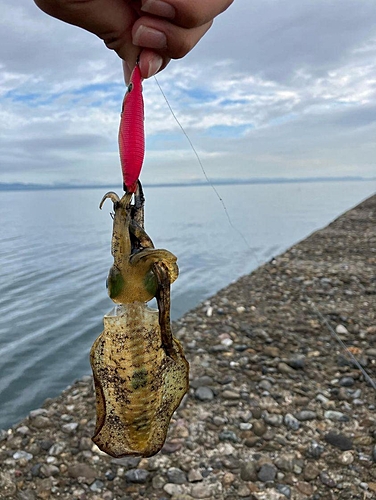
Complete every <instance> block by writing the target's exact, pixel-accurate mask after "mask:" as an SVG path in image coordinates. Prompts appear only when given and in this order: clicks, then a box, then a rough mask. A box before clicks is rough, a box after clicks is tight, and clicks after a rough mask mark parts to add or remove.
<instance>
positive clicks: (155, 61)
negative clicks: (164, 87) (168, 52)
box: [146, 54, 163, 78]
mask: <svg viewBox="0 0 376 500" xmlns="http://www.w3.org/2000/svg"><path fill="white" fill-rule="evenodd" d="M162 64H163V59H162V57H161V56H159V55H158V54H155V55H154V56H153V57H152V58H151V59H150V61H149V68H148V74H147V77H146V78H150V77H151V76H154V75H156V74H157V73H158V71H159V70H160V69H161V67H162Z"/></svg>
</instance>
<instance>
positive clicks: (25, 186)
mask: <svg viewBox="0 0 376 500" xmlns="http://www.w3.org/2000/svg"><path fill="white" fill-rule="evenodd" d="M375 180H376V177H363V176H335V177H253V178H248V179H231V178H224V179H209V182H208V181H207V180H205V179H202V180H201V179H195V180H191V181H175V182H158V183H148V182H145V183H144V184H142V185H143V187H144V188H145V187H147V188H158V187H166V188H170V187H192V186H195V187H203V186H209V187H210V186H220V185H246V184H294V183H295V184H296V183H309V182H336V181H337V182H349V181H363V182H368V181H375ZM114 186H115V184H69V183H67V184H65V183H61V184H33V183H23V182H0V191H37V190H58V189H109V188H113V187H114Z"/></svg>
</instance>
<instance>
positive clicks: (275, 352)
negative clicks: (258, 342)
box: [264, 345, 279, 358]
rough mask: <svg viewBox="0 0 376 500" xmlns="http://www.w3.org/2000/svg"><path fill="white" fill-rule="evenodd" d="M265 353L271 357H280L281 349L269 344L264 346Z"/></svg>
mask: <svg viewBox="0 0 376 500" xmlns="http://www.w3.org/2000/svg"><path fill="white" fill-rule="evenodd" d="M264 354H265V356H270V357H271V358H278V357H279V349H278V347H273V346H270V345H267V346H265V347H264Z"/></svg>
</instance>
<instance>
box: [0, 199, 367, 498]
mask: <svg viewBox="0 0 376 500" xmlns="http://www.w3.org/2000/svg"><path fill="white" fill-rule="evenodd" d="M333 330H334V331H335V332H336V335H337V336H338V337H339V340H340V341H342V342H344V343H345V344H346V345H347V347H348V348H349V351H350V352H351V354H353V355H354V356H355V357H356V358H357V359H358V360H359V362H360V363H361V365H362V367H364V368H365V370H366V371H367V372H368V374H369V375H370V376H371V377H373V379H376V196H373V197H371V198H369V199H368V200H366V201H364V202H363V203H361V204H360V205H358V206H357V207H355V208H354V209H352V210H350V211H348V212H346V213H345V214H343V215H342V216H340V217H339V218H338V219H336V220H335V221H334V222H333V223H331V224H329V225H328V226H327V227H326V228H324V229H322V230H320V231H317V232H315V233H314V234H312V235H311V236H310V237H308V238H307V239H305V240H304V241H302V242H300V243H298V244H296V245H294V246H293V247H292V248H290V249H289V250H288V251H286V252H285V253H284V254H282V255H281V256H279V257H277V258H276V259H275V260H273V261H272V262H269V263H267V264H265V265H263V266H261V267H260V268H258V269H257V270H256V271H254V272H253V273H252V274H250V275H248V276H244V277H243V278H241V279H239V280H238V281H237V282H236V283H234V284H231V285H230V286H228V287H226V288H225V289H223V290H221V291H220V292H218V293H217V294H216V295H215V296H214V297H212V298H211V299H210V300H208V301H206V302H205V303H204V304H201V305H200V306H198V307H197V308H196V309H194V310H193V311H191V312H189V313H187V314H186V315H185V316H184V317H183V318H182V319H181V320H179V321H178V322H176V323H175V325H174V332H175V335H176V336H177V337H178V338H179V340H181V342H182V344H183V346H184V349H185V352H186V354H187V357H188V358H189V361H190V364H191V377H192V379H191V389H190V392H189V395H188V397H187V398H186V399H185V400H184V401H183V404H182V406H181V407H180V408H179V410H178V411H177V413H176V414H175V417H174V419H173V422H172V424H171V426H170V431H169V435H168V438H167V441H166V444H165V446H164V448H163V450H162V452H161V453H159V454H158V455H157V456H155V457H152V458H150V459H139V458H132V457H130V458H123V459H117V460H114V459H112V458H111V457H108V456H106V455H104V454H102V453H101V452H100V451H99V450H98V449H97V448H96V447H95V446H94V445H93V444H92V443H91V440H90V436H91V435H92V434H93V430H94V424H95V420H94V411H95V404H94V396H93V390H92V382H91V378H90V377H87V378H85V379H83V380H81V381H78V382H76V383H75V384H73V385H72V386H71V387H69V388H68V389H67V390H66V391H64V392H63V394H62V395H61V396H59V397H58V398H55V399H50V400H47V401H46V402H45V404H44V405H43V408H40V409H38V410H35V411H33V412H31V413H30V415H29V416H28V417H27V418H26V419H24V420H23V421H22V422H20V423H19V424H17V425H15V426H14V427H13V428H12V429H9V430H8V431H4V432H3V433H2V434H1V435H0V438H1V443H0V460H1V467H0V498H11V499H13V498H14V499H20V500H33V499H38V498H42V499H49V498H52V499H55V498H61V499H67V500H68V499H69V500H71V499H80V500H85V499H97V500H115V499H119V500H130V499H141V498H146V499H150V500H151V499H162V498H175V499H181V500H187V499H192V498H213V499H227V500H232V499H234V500H235V499H238V498H246V499H252V500H262V499H265V500H269V499H270V500H274V499H276V500H285V499H286V498H287V499H292V500H300V499H307V498H309V499H312V500H321V499H323V500H327V499H328V500H329V499H333V500H334V499H341V500H346V499H359V500H361V499H367V498H370V499H371V498H376V406H375V396H376V391H375V390H374V389H373V388H372V387H371V385H370V384H369V383H367V381H366V380H365V377H364V374H363V373H362V372H361V370H360V369H359V367H358V366H356V365H355V364H354V361H353V360H352V359H351V358H350V357H349V355H348V353H346V351H345V350H344V349H343V348H342V347H341V346H340V343H339V341H338V340H336V339H335V338H334V335H333V332H332V331H333Z"/></svg>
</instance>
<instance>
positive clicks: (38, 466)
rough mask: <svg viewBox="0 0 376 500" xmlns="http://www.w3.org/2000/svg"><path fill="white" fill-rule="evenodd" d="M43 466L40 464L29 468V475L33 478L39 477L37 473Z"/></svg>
mask: <svg viewBox="0 0 376 500" xmlns="http://www.w3.org/2000/svg"><path fill="white" fill-rule="evenodd" d="M42 465H43V464H41V463H40V462H38V463H36V464H34V465H33V466H32V468H31V471H30V472H31V475H32V476H33V477H36V476H39V471H40V468H41V467H42Z"/></svg>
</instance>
